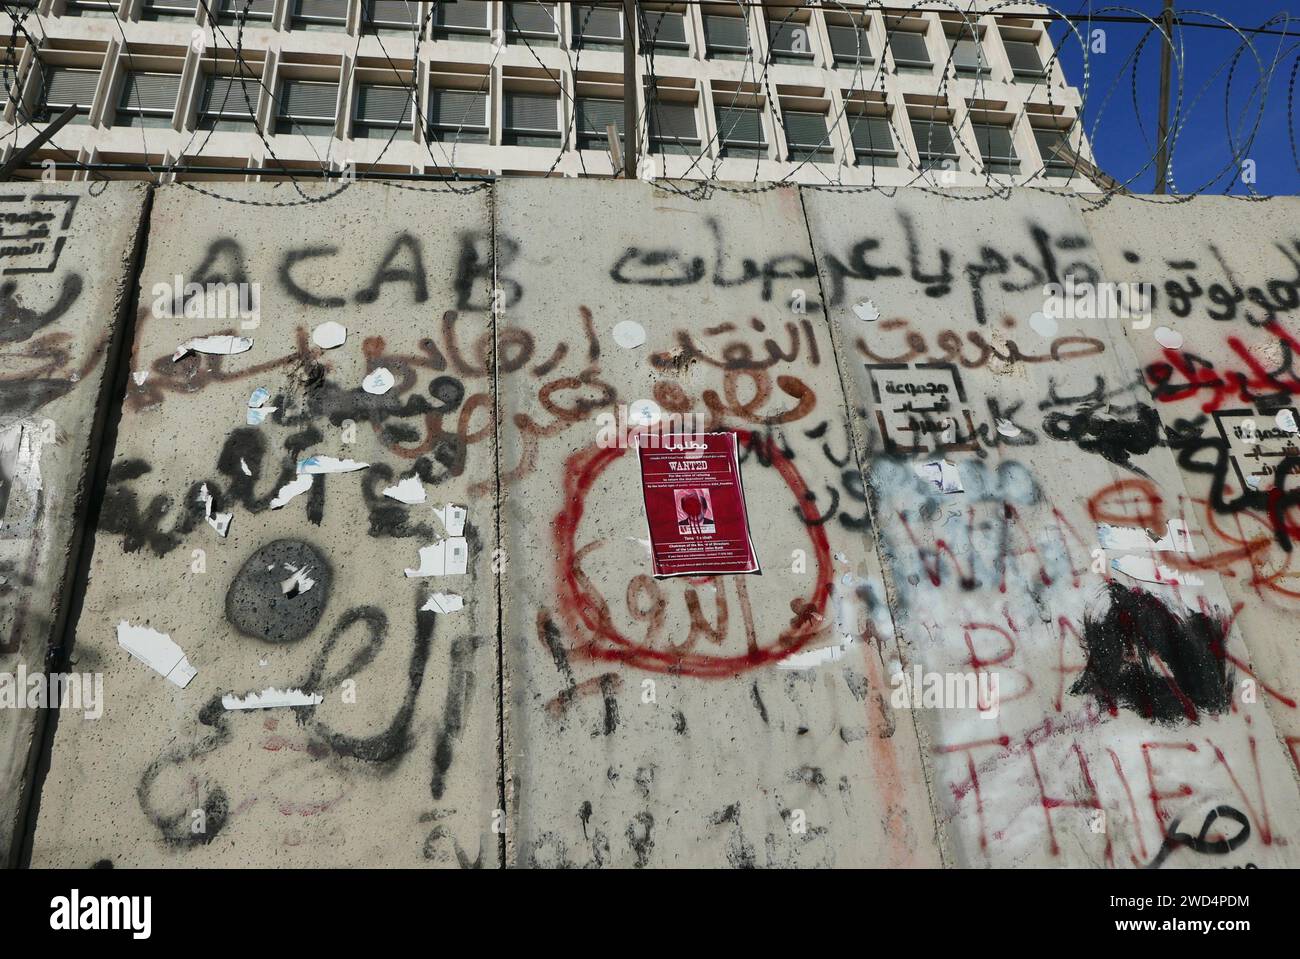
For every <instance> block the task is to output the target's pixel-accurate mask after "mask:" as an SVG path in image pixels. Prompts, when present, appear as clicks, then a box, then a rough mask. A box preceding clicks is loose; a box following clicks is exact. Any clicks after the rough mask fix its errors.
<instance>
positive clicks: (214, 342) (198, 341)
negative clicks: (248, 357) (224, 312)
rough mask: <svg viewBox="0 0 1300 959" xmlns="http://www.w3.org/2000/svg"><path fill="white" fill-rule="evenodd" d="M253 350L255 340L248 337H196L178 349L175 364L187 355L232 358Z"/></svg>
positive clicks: (174, 354) (173, 356)
mask: <svg viewBox="0 0 1300 959" xmlns="http://www.w3.org/2000/svg"><path fill="white" fill-rule="evenodd" d="M252 348H253V340H252V338H250V337H247V336H196V337H195V338H194V339H192V340H186V341H185V342H184V343H182V344H181V345H180V346H178V347H176V352H175V353H173V354H172V362H173V363H175V362H176V361H177V360H179V359H180V358H181V357H182V356H184V355H185V354H187V353H210V354H212V355H214V356H230V355H232V354H234V353H246V352H248V351H249V350H251V349H252Z"/></svg>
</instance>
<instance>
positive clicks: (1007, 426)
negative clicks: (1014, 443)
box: [998, 420, 1020, 436]
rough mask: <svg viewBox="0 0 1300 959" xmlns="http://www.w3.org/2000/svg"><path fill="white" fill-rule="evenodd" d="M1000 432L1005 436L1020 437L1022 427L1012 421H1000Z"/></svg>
mask: <svg viewBox="0 0 1300 959" xmlns="http://www.w3.org/2000/svg"><path fill="white" fill-rule="evenodd" d="M998 432H999V433H1001V434H1002V435H1003V436H1019V435H1020V427H1019V426H1017V425H1016V424H1015V423H1013V422H1011V421H1010V420H998Z"/></svg>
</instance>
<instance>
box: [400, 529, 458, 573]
mask: <svg viewBox="0 0 1300 959" xmlns="http://www.w3.org/2000/svg"><path fill="white" fill-rule="evenodd" d="M468 568H469V543H468V542H467V541H466V539H465V537H463V536H456V537H453V538H451V539H440V540H438V542H436V543H433V544H432V545H430V546H421V547H420V567H419V569H408V570H406V577H407V579H416V578H422V577H425V576H457V575H459V574H461V573H463V572H465V570H467V569H468Z"/></svg>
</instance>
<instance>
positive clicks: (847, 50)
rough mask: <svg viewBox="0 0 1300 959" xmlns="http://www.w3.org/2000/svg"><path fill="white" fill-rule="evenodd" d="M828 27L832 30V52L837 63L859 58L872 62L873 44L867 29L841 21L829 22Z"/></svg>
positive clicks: (864, 61) (850, 61)
mask: <svg viewBox="0 0 1300 959" xmlns="http://www.w3.org/2000/svg"><path fill="white" fill-rule="evenodd" d="M826 29H827V30H829V31H830V35H831V52H832V53H834V54H835V61H836V62H837V63H852V62H853V61H854V60H855V59H858V58H860V59H861V60H862V62H863V63H870V62H871V45H870V44H869V43H868V42H867V32H866V31H865V30H859V29H858V28H857V27H850V26H845V25H844V24H839V23H832V24H828V25H827V27H826Z"/></svg>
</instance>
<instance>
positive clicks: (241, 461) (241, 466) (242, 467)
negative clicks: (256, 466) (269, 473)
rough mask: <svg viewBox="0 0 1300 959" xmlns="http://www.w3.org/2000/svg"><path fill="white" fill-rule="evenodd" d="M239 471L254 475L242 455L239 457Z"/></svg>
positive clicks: (246, 474)
mask: <svg viewBox="0 0 1300 959" xmlns="http://www.w3.org/2000/svg"><path fill="white" fill-rule="evenodd" d="M239 471H240V472H241V473H243V474H244V475H245V476H252V475H253V471H252V470H250V469H249V468H248V464H247V463H245V462H244V458H243V457H242V456H241V457H240V458H239Z"/></svg>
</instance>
